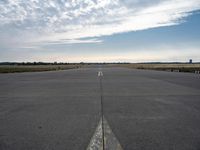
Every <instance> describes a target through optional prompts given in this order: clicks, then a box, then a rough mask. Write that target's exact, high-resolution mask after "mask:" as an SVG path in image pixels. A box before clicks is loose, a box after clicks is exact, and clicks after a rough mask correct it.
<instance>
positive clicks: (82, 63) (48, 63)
mask: <svg viewBox="0 0 200 150" xmlns="http://www.w3.org/2000/svg"><path fill="white" fill-rule="evenodd" d="M77 64H81V65H105V64H130V63H126V62H118V63H114V62H113V63H106V62H105V63H88V62H80V63H64V62H0V65H16V66H20V65H23V66H30V65H31V66H32V65H77Z"/></svg>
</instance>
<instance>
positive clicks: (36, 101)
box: [0, 66, 200, 150]
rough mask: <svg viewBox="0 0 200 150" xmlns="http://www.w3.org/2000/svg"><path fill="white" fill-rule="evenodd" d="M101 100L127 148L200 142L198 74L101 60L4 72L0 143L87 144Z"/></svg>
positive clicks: (5, 146) (193, 147) (187, 147)
mask: <svg viewBox="0 0 200 150" xmlns="http://www.w3.org/2000/svg"><path fill="white" fill-rule="evenodd" d="M99 71H101V72H102V73H99ZM99 74H101V76H102V87H100V81H99V78H100V77H99V76H98V75H99ZM101 88H102V91H101ZM101 100H102V102H103V116H104V117H105V119H106V120H107V122H108V124H109V128H111V130H112V132H113V134H114V136H115V137H116V139H117V140H118V142H119V143H120V145H121V147H122V149H123V150H199V149H200V76H199V75H197V74H190V73H175V72H161V71H147V70H133V69H132V70H131V69H126V68H112V67H110V68H109V67H103V66H102V67H101V69H100V67H98V66H97V67H91V68H82V69H74V70H66V71H57V72H39V73H13V74H0V150H86V149H87V147H88V145H89V143H90V141H91V138H92V137H93V135H94V133H95V130H96V128H97V126H98V124H99V121H100V119H101V113H102V112H101V110H102V109H101Z"/></svg>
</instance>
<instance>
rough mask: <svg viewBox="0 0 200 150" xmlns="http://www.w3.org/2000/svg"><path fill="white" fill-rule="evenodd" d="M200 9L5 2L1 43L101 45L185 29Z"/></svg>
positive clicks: (194, 1) (98, 0)
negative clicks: (125, 36)
mask: <svg viewBox="0 0 200 150" xmlns="http://www.w3.org/2000/svg"><path fill="white" fill-rule="evenodd" d="M199 9H200V0H190V1H188V0H164V1H163V0H154V1H149V0H140V1H138V0H57V1H54V0H28V1H27V0H1V1H0V32H1V35H0V44H2V43H4V44H5V43H8V44H7V46H9V45H10V44H9V42H5V41H6V40H7V39H9V41H10V42H12V43H35V42H38V43H42V42H43V43H51V44H52V43H54V44H55V43H57V44H59V43H70V44H72V43H95V42H96V43H99V42H102V41H101V40H98V39H97V37H101V36H107V35H113V34H117V33H123V32H130V31H137V30H145V29H149V28H155V27H162V26H170V25H177V24H180V23H182V22H183V21H184V18H185V17H187V16H188V15H190V14H191V13H192V12H193V11H196V10H199ZM84 38H88V39H87V40H82V39H84ZM90 38H91V39H90ZM1 39H2V40H1ZM63 39H65V40H63ZM19 45H23V44H19ZM24 45H26V44H24Z"/></svg>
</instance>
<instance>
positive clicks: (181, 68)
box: [117, 63, 200, 73]
mask: <svg viewBox="0 0 200 150" xmlns="http://www.w3.org/2000/svg"><path fill="white" fill-rule="evenodd" d="M117 66H119V67H127V68H133V69H149V70H163V71H175V72H194V73H195V72H198V71H200V63H194V64H189V63H177V64H176V63H155V64H154V63H141V64H140V63H133V64H117Z"/></svg>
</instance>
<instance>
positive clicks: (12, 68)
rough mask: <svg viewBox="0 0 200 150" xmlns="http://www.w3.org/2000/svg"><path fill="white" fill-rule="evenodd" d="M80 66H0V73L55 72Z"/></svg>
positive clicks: (79, 65)
mask: <svg viewBox="0 0 200 150" xmlns="http://www.w3.org/2000/svg"><path fill="white" fill-rule="evenodd" d="M81 66H82V65H81V64H73V65H72V64H68V65H0V73H14V72H40V71H55V70H67V69H75V68H79V67H81Z"/></svg>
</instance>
